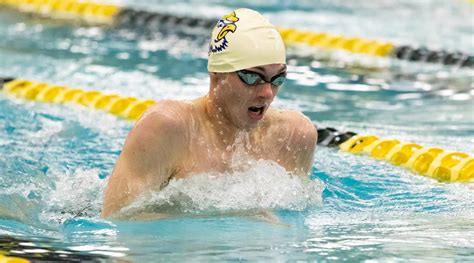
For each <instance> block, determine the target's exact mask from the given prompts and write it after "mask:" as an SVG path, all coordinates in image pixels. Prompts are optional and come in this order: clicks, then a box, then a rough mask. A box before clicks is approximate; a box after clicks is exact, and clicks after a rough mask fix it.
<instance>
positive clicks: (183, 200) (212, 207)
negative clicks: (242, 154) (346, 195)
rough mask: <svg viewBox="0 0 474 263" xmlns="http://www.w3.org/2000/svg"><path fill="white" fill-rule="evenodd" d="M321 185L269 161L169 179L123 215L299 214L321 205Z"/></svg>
mask: <svg viewBox="0 0 474 263" xmlns="http://www.w3.org/2000/svg"><path fill="white" fill-rule="evenodd" d="M322 190H323V186H322V184H321V183H320V182H319V181H312V180H309V179H307V178H302V177H299V176H295V175H292V174H289V173H288V172H287V171H285V169H284V168H283V167H281V166H280V165H278V164H277V163H276V162H273V161H264V160H258V161H252V162H251V163H250V165H248V166H247V169H244V170H234V171H230V172H226V173H217V172H209V173H202V174H196V175H193V176H191V177H189V178H186V179H172V180H171V181H170V182H169V184H168V186H167V187H165V188H164V189H163V190H161V191H159V192H153V193H150V194H147V195H144V196H143V197H142V198H140V199H139V200H137V201H136V202H135V203H134V204H132V205H131V206H129V207H127V208H126V209H124V210H123V212H125V213H126V212H132V211H137V210H142V209H144V210H148V211H149V210H153V211H156V212H170V211H173V212H189V213H196V214H203V213H204V214H207V213H221V212H222V213H227V212H237V211H255V210H264V209H272V210H273V209H284V210H296V211H301V210H305V209H308V208H311V207H315V206H320V205H321V192H322Z"/></svg>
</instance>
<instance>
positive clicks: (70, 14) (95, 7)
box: [0, 0, 474, 67]
mask: <svg viewBox="0 0 474 263" xmlns="http://www.w3.org/2000/svg"><path fill="white" fill-rule="evenodd" d="M0 5H4V6H7V7H10V8H12V9H16V10H19V11H22V12H27V13H32V14H38V15H42V16H45V17H51V18H59V19H72V20H80V21H85V22H88V23H94V24H104V25H117V26H126V27H135V28H148V29H151V30H156V29H157V27H158V26H160V25H161V26H163V25H164V26H170V27H175V26H183V27H190V28H193V29H196V28H201V29H206V30H210V29H211V28H212V27H213V26H214V25H215V23H216V22H217V20H218V19H210V18H196V17H189V16H177V15H171V14H161V13H156V12H149V11H143V10H135V9H131V8H122V7H119V6H115V5H112V4H99V3H93V2H85V1H76V0H0ZM278 31H279V32H280V34H281V36H282V39H283V41H284V42H285V44H286V45H288V46H309V47H315V48H318V49H321V48H322V49H328V50H344V51H346V52H350V53H355V54H364V55H370V56H374V57H389V58H394V59H398V60H407V61H413V62H425V63H436V64H443V65H451V66H456V67H474V56H472V55H469V54H464V53H462V52H448V51H444V50H429V49H427V48H425V47H410V46H407V45H401V46H397V45H395V44H393V43H390V42H385V41H378V40H371V39H363V38H358V37H346V36H340V35H334V34H328V33H315V32H309V31H302V30H298V29H294V28H282V27H280V28H278ZM313 58H314V57H313Z"/></svg>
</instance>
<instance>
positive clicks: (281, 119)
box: [270, 108, 318, 143]
mask: <svg viewBox="0 0 474 263" xmlns="http://www.w3.org/2000/svg"><path fill="white" fill-rule="evenodd" d="M270 114H271V115H270V116H271V118H272V123H273V124H276V125H277V126H280V128H281V126H284V128H289V129H290V132H291V133H292V134H295V133H296V134H298V135H300V136H297V137H296V138H302V139H305V140H306V141H307V142H308V143H313V142H316V140H317V136H318V133H317V130H316V126H315V125H314V124H313V122H312V121H311V120H310V119H309V118H308V117H307V116H305V115H304V114H303V113H301V112H298V111H293V110H282V109H276V108H271V112H270Z"/></svg>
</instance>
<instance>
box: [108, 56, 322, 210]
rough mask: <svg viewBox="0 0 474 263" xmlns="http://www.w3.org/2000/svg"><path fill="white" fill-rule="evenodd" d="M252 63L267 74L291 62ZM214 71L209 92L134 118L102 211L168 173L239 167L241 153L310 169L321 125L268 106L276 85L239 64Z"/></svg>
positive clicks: (156, 185) (162, 182)
mask: <svg viewBox="0 0 474 263" xmlns="http://www.w3.org/2000/svg"><path fill="white" fill-rule="evenodd" d="M247 70H248V71H251V72H256V73H258V74H260V75H261V76H262V77H263V78H264V80H265V81H269V80H270V79H271V78H272V77H273V76H276V75H278V74H280V73H282V72H284V71H285V70H286V66H285V65H284V64H270V65H265V66H260V67H254V68H249V69H247ZM209 76H210V80H211V81H210V89H209V93H208V94H207V95H206V96H204V97H201V98H198V99H196V100H193V101H188V102H183V101H174V100H166V101H160V102H158V103H157V104H156V105H154V106H153V107H151V109H150V110H148V111H147V112H146V113H145V114H144V115H143V116H142V118H141V119H140V120H139V121H138V122H137V123H136V125H135V127H134V128H133V129H132V131H131V132H130V134H129V135H128V137H127V139H126V141H125V145H124V148H123V151H122V153H121V155H120V156H119V158H118V160H117V163H116V165H115V167H114V170H113V172H112V175H111V176H110V179H109V182H108V186H107V189H106V192H105V197H104V206H103V210H102V216H103V217H110V216H114V217H117V216H118V214H120V213H117V212H118V211H119V210H120V209H121V208H123V207H125V206H127V205H129V204H131V203H132V202H133V201H134V200H136V198H137V197H139V196H140V195H142V194H143V193H146V192H150V191H159V190H160V189H161V188H162V187H165V186H166V184H167V182H168V181H169V180H170V179H171V178H178V179H179V178H186V177H189V176H192V175H193V174H197V173H203V172H209V171H218V172H225V171H232V170H233V169H239V168H240V166H239V163H236V162H235V159H236V158H235V156H236V154H239V159H241V160H242V159H257V160H258V159H264V160H273V161H275V162H277V163H278V164H280V165H281V166H283V167H284V168H285V169H286V170H287V171H288V172H291V173H294V174H297V175H301V176H307V175H308V174H309V172H310V169H311V167H312V161H313V154H314V149H315V145H316V140H317V133H316V129H315V127H314V125H313V124H312V123H311V121H310V120H309V119H308V118H306V117H305V116H304V115H303V114H301V113H298V112H293V111H283V110H278V109H274V108H271V107H270V104H271V103H272V101H273V99H274V98H275V96H276V95H277V93H278V90H279V87H276V86H273V85H272V84H270V83H262V84H258V85H254V86H251V85H247V84H245V83H244V82H242V80H241V79H240V78H239V76H238V74H237V73H235V72H232V73H209ZM237 151H238V153H237ZM233 157H234V158H233Z"/></svg>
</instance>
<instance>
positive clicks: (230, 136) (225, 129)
mask: <svg viewBox="0 0 474 263" xmlns="http://www.w3.org/2000/svg"><path fill="white" fill-rule="evenodd" d="M199 103H202V105H203V106H204V108H205V112H206V115H207V116H206V117H207V119H208V121H209V122H210V124H211V125H212V127H214V130H215V131H216V132H217V136H218V137H220V138H221V139H222V140H225V141H227V142H228V143H229V144H233V142H234V140H235V138H236V136H237V134H239V133H242V132H251V131H252V130H254V129H255V128H245V129H244V128H240V127H237V126H236V125H235V124H234V123H233V122H232V121H231V120H229V119H228V118H227V117H226V116H225V114H224V112H223V111H222V110H219V108H221V109H222V107H220V106H219V105H218V104H217V103H215V102H214V99H213V98H212V95H209V94H208V95H206V96H204V97H202V98H200V99H199Z"/></svg>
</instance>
